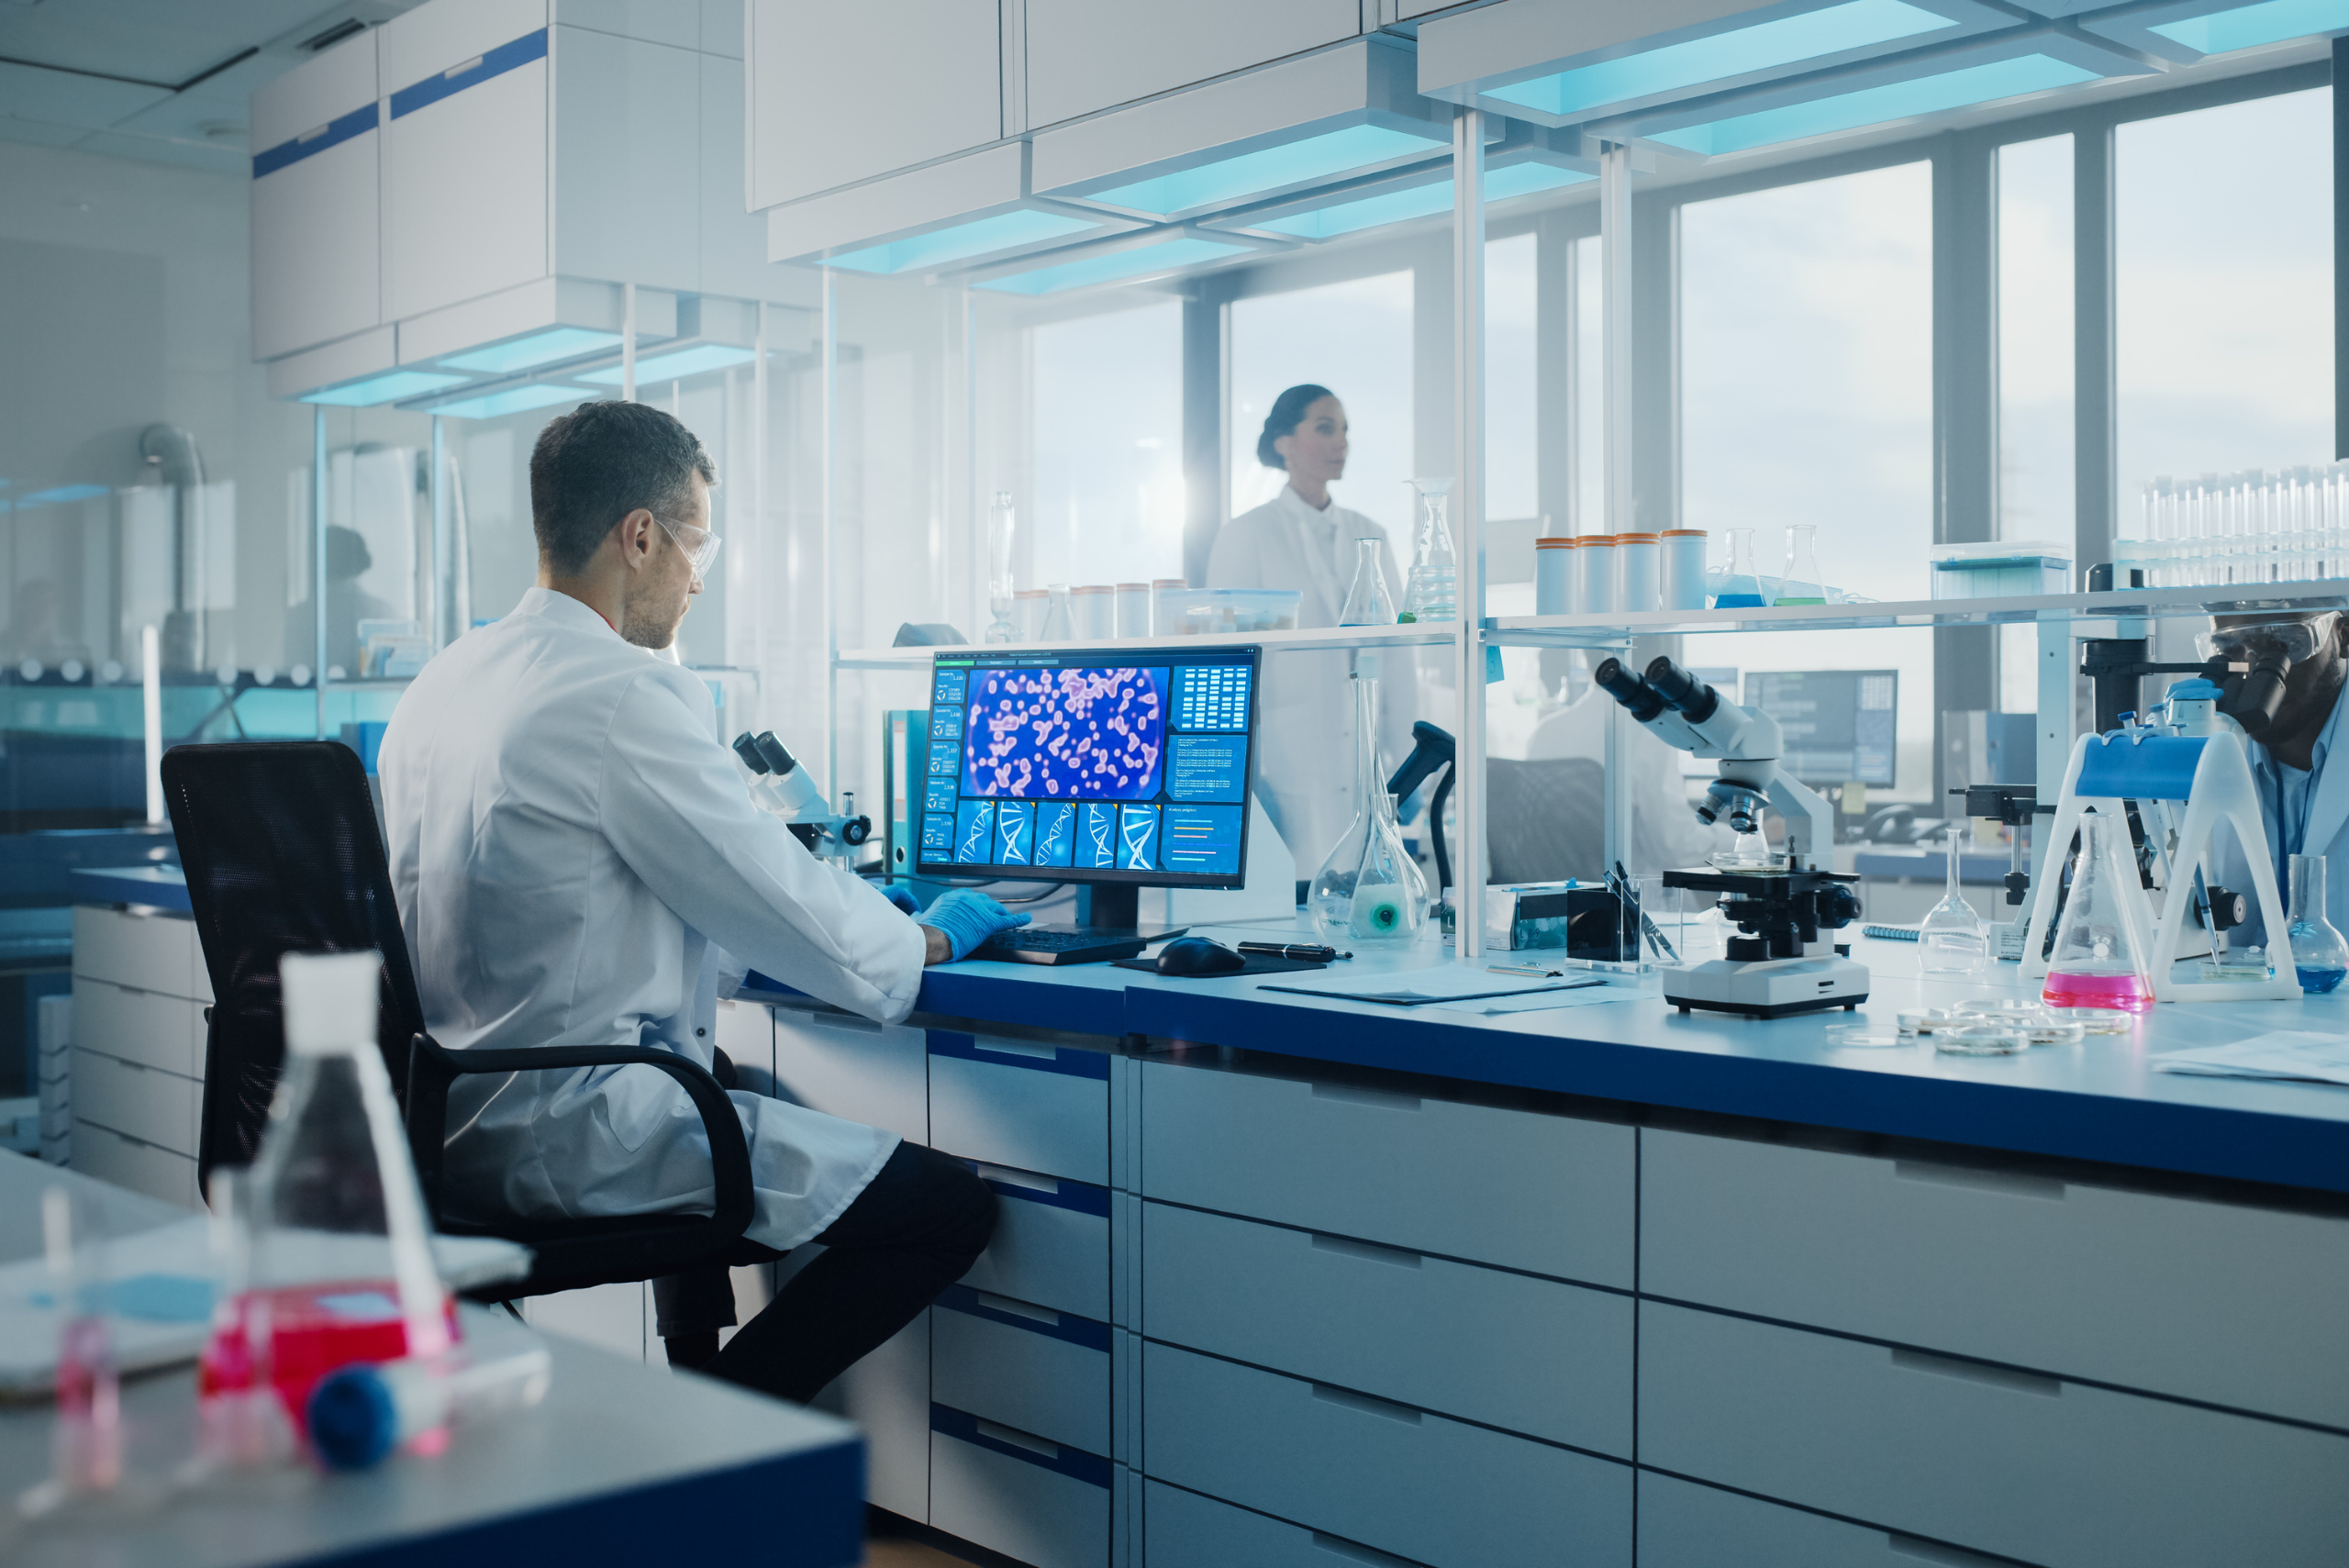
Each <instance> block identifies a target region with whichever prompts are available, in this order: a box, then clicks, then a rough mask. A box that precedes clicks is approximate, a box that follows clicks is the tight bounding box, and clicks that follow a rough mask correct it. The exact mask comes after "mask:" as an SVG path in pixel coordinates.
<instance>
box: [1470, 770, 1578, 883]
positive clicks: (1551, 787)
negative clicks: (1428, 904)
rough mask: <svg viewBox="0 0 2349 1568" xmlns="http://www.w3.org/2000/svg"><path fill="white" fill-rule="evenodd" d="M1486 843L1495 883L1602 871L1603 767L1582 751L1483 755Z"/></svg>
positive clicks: (1546, 879)
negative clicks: (1531, 756)
mask: <svg viewBox="0 0 2349 1568" xmlns="http://www.w3.org/2000/svg"><path fill="white" fill-rule="evenodd" d="M1485 767H1486V774H1485V779H1486V786H1485V799H1486V818H1485V820H1486V844H1487V845H1488V846H1489V848H1490V851H1491V862H1490V863H1491V867H1492V870H1491V872H1490V873H1489V875H1490V880H1492V881H1494V882H1497V883H1520V882H1561V881H1564V879H1565V878H1567V877H1570V876H1574V877H1582V878H1584V879H1586V880H1588V881H1596V880H1598V879H1599V878H1600V877H1603V876H1604V875H1605V874H1606V873H1607V794H1606V791H1607V770H1606V769H1604V768H1602V767H1600V766H1599V765H1598V763H1597V762H1591V761H1589V760H1588V759H1587V758H1583V757H1554V758H1542V759H1540V760H1537V761H1534V762H1520V761H1517V760H1515V759H1513V758H1508V757H1492V758H1488V759H1486V763H1485Z"/></svg>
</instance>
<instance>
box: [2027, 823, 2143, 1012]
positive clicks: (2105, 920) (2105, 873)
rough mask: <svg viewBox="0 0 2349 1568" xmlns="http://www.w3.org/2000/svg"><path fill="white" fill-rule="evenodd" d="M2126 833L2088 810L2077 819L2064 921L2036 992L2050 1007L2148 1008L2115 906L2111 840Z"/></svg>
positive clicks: (2117, 871) (2124, 917) (2116, 869)
mask: <svg viewBox="0 0 2349 1568" xmlns="http://www.w3.org/2000/svg"><path fill="white" fill-rule="evenodd" d="M2126 831H2127V830H2126V829H2125V828H2121V826H2119V825H2118V824H2117V823H2116V822H2115V821H2114V820H2113V818H2111V817H2105V816H2102V815H2100V814H2099V813H2098V812H2096V811H2094V810H2089V811H2087V812H2084V813H2083V814H2082V815H2081V817H2080V852H2079V854H2078V856H2077V857H2076V859H2075V860H2074V861H2073V862H2072V886H2071V891H2070V893H2069V895H2067V896H2066V897H2065V903H2064V920H2063V923H2062V924H2061V925H2060V926H2058V927H2057V928H2056V930H2055V949H2054V952H2053V953H2051V954H2050V955H2049V957H2048V961H2047V984H2045V985H2043V986H2042V987H2041V988H2040V993H2039V995H2040V999H2041V1000H2043V1001H2044V1002H2047V1003H2049V1004H2050V1005H2052V1006H2058V1007H2121V1008H2125V1009H2127V1010H2128V1011H2130V1012H2132V1013H2143V1012H2146V1011H2149V1010H2150V1009H2151V1008H2152V1007H2153V1005H2154V989H2153V987H2152V986H2151V985H2150V984H2147V983H2146V976H2145V971H2144V967H2143V961H2142V960H2141V959H2140V958H2139V957H2138V954H2137V947H2136V943H2135V941H2134V940H2132V937H2131V935H2130V930H2129V918H2128V914H2127V912H2126V910H2125V909H2124V907H2123V906H2122V905H2121V888H2120V876H2121V862H2120V860H2119V859H2118V858H2117V856H2116V851H2115V848H2114V844H2113V841H2112V836H2113V835H2114V834H2116V833H2122V834H2125V833H2126ZM2121 842H2122V843H2126V842H2127V840H2126V838H2125V837H2124V838H2123V839H2121Z"/></svg>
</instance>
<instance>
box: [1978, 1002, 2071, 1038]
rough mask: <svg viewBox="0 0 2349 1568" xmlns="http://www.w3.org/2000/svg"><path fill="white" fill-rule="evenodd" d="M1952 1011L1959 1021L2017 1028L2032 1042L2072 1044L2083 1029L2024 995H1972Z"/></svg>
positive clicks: (2052, 1009) (2050, 1008)
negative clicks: (2058, 1016)
mask: <svg viewBox="0 0 2349 1568" xmlns="http://www.w3.org/2000/svg"><path fill="white" fill-rule="evenodd" d="M1954 1012H1955V1013H1956V1015H1957V1020H1956V1021H1957V1022H1959V1023H1961V1024H1963V1023H1967V1022H1973V1021H1980V1022H1987V1023H1996V1024H2004V1025H2007V1026H2009V1027H2010V1028H2013V1029H2021V1030H2022V1031H2023V1033H2024V1035H2025V1036H2026V1038H2028V1039H2029V1040H2030V1041H2031V1043H2032V1044H2033V1045H2076V1044H2078V1043H2079V1040H2080V1037H2081V1035H2082V1034H2084V1033H2085V1032H2087V1031H2086V1030H2085V1029H2084V1028H2083V1027H2082V1026H2081V1025H2080V1024H2078V1023H2077V1022H2075V1021H2073V1020H2071V1019H2068V1018H2057V1017H2056V1016H2055V1011H2054V1008H2052V1007H2048V1006H2043V1005H2042V1004H2041V1003H2038V1002H2034V1001H2032V999H2031V998H2030V997H2028V996H1976V997H1973V998H1971V999H1970V1000H1967V1001H1964V1002H1960V1003H1959V1004H1958V1005H1957V1006H1956V1007H1955V1008H1954Z"/></svg>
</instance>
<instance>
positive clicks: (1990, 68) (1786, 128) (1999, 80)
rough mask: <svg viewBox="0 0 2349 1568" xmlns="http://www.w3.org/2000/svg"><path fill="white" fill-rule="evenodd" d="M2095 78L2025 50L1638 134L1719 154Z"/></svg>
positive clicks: (2081, 70) (2018, 95)
mask: <svg viewBox="0 0 2349 1568" xmlns="http://www.w3.org/2000/svg"><path fill="white" fill-rule="evenodd" d="M2096 80H2098V72H2093V71H2090V70H2087V69H2086V68H2085V67H2082V66H2077V65H2073V64H2069V63H2067V62H2066V61H2061V60H2056V59H2054V58H2052V57H2050V56H2048V55H2044V54H2025V55H2018V56H2016V57H2015V58H2013V59H2011V60H1998V61H1990V62H1989V63H1987V64H1985V65H1970V66H1967V67H1965V69H1963V70H1959V71H1947V72H1942V73H1941V74H1940V75H1937V76H1919V77H1914V78H1912V79H1910V80H1909V81H1906V82H1894V83H1887V84H1886V85H1884V86H1880V87H1866V88H1863V89H1861V90H1860V91H1858V92H1855V93H1842V94H1838V95H1835V96H1833V97H1829V98H1813V99H1810V100H1809V101H1808V102H1805V103H1798V104H1787V105H1785V106H1781V107H1778V108H1771V109H1759V110H1756V111H1754V112H1753V113H1752V114H1744V115H1732V116H1731V117H1728V118H1725V119H1718V120H1711V121H1708V122H1706V123H1705V124H1702V125H1692V126H1683V127H1680V128H1677V129H1674V130H1653V131H1646V132H1642V134H1643V135H1644V136H1645V137H1646V139H1648V140H1650V141H1660V142H1664V143H1665V144H1667V145H1669V146H1673V147H1681V148H1686V149H1687V150H1689V151H1691V152H1700V153H1705V154H1707V155H1709V156H1716V157H1717V156H1719V155H1720V154H1722V153H1725V152H1742V151H1744V150H1746V149H1748V148H1752V147H1769V146H1775V145H1776V144H1777V143H1780V142H1787V141H1798V140H1800V139H1803V138H1805V137H1810V136H1826V135H1829V134H1831V133H1832V132H1835V131H1839V130H1854V129H1856V128H1859V127H1861V126H1870V125H1881V124H1883V123H1884V122H1885V121H1887V120H1898V119H1907V118H1909V117H1912V116H1916V115H1930V114H1939V113H1941V112H1943V110H1947V109H1962V108H1965V107H1968V106H1972V105H1975V104H1989V103H1996V102H1998V100H1999V99H2001V98H2013V97H2020V96H2021V95H2023V94H2025V93H2039V92H2044V91H2046V90H2048V89H2050V88H2054V87H2072V86H2076V85H2078V84H2079V83H2083V82H2094V81H2096Z"/></svg>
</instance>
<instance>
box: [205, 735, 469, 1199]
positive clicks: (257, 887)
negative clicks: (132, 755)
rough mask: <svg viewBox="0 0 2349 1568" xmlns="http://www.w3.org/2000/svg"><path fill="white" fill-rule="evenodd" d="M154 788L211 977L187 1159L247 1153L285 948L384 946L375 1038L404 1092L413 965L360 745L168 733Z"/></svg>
mask: <svg viewBox="0 0 2349 1568" xmlns="http://www.w3.org/2000/svg"><path fill="white" fill-rule="evenodd" d="M163 798H164V800H165V801H166V802H167V803H168V804H169V806H170V807H171V813H172V830H173V833H174V834H175V835H176V836H177V838H178V840H179V850H180V864H181V865H182V867H184V869H185V871H186V873H187V892H188V902H189V904H190V905H191V906H193V907H194V909H195V929H196V934H197V936H198V937H200V938H201V939H202V940H203V942H204V966H205V968H206V971H207V972H208V973H210V974H211V976H212V995H213V1005H212V1027H211V1032H210V1035H209V1038H208V1040H207V1041H206V1047H205V1066H204V1073H205V1076H204V1113H203V1126H202V1129H201V1130H200V1133H199V1135H198V1138H197V1142H196V1154H197V1168H198V1173H199V1175H200V1177H202V1178H203V1179H206V1180H208V1179H209V1178H210V1175H211V1173H212V1168H213V1166H215V1165H220V1164H227V1165H240V1164H244V1163H246V1162H249V1161H250V1160H251V1158H252V1154H253V1150H254V1147H255V1146H256V1145H257V1144H258V1143H259V1142H260V1141H261V1129H262V1122H263V1121H264V1120H265V1119H266V1118H267V1117H268V1115H269V1102H270V1097H271V1096H272V1095H273V1094H275V1093H276V1090H277V1073H278V1067H279V1065H280V1063H281V1062H283V1061H284V1054H285V1036H284V1025H283V1020H282V1018H281V1015H280V1011H279V996H278V988H277V962H278V960H279V959H281V958H283V957H284V955H285V954H286V953H289V952H354V951H364V950H366V949H369V948H373V949H374V950H375V951H378V952H380V953H382V954H383V955H384V980H383V989H382V999H381V1006H380V1007H379V1009H378V1019H377V1025H376V1040H377V1044H378V1046H379V1048H380V1049H381V1050H382V1051H383V1053H384V1066H385V1068H386V1070H387V1071H389V1072H390V1073H391V1076H392V1083H393V1084H394V1085H395V1087H397V1088H399V1089H400V1090H401V1091H402V1092H403V1093H404V1092H405V1089H406V1083H407V1057H408V1041H409V1040H411V1039H412V1038H413V1037H414V1036H415V1035H416V1034H417V1032H418V1031H420V1030H421V1029H423V1028H424V1009H423V1006H422V1005H421V1003H420V1002H419V1001H418V1000H417V991H416V976H415V973H414V972H413V971H412V970H411V969H410V968H409V965H408V956H407V944H406V940H405V939H404V938H403V937H402V936H401V934H400V917H399V909H398V906H396V905H395V903H394V902H393V898H392V879H391V872H390V868H389V865H388V863H387V862H386V861H385V859H384V837H383V832H382V829H381V828H378V827H377V826H376V821H375V804H374V798H373V795H370V794H369V792H368V788H367V774H366V771H365V770H364V769H363V768H362V766H361V765H360V762H359V758H358V755H357V754H356V753H355V752H353V751H351V749H350V748H349V747H347V746H344V745H342V744H341V743H340V742H339V741H333V740H294V741H273V742H235V743H228V744H221V745H212V746H174V747H173V748H172V749H171V750H170V751H166V752H165V753H164V754H163Z"/></svg>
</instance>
